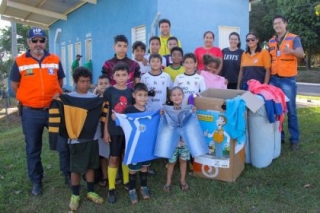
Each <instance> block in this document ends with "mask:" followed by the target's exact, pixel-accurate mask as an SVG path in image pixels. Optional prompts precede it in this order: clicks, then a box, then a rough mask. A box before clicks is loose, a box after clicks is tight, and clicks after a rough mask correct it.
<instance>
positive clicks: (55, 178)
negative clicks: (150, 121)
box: [0, 107, 320, 213]
mask: <svg viewBox="0 0 320 213" xmlns="http://www.w3.org/2000/svg"><path fill="white" fill-rule="evenodd" d="M298 112H299V118H300V129H301V146H300V150H298V151H296V152H291V151H290V150H289V148H288V143H286V144H284V145H283V146H282V153H281V156H280V157H279V158H278V159H276V160H274V161H273V163H272V164H271V165H270V166H269V167H268V168H264V169H256V168H254V167H252V166H250V165H246V166H245V170H244V171H243V173H242V174H241V175H240V177H239V178H238V179H237V180H236V182H235V183H227V182H222V181H214V180H208V179H200V178H196V177H192V176H188V177H187V182H188V184H189V186H190V190H189V191H188V192H186V193H183V192H181V190H180V189H179V172H178V169H177V168H176V170H175V173H174V179H173V186H172V193H170V194H165V193H164V192H162V186H163V185H164V183H165V165H164V161H163V160H157V161H156V162H155V163H154V166H153V167H154V169H155V170H156V171H157V172H158V174H157V176H155V177H149V179H148V185H149V187H150V189H151V192H152V197H151V199H150V200H148V201H139V203H138V204H137V205H134V206H133V205H131V204H130V202H129V198H128V195H127V192H126V191H125V190H124V189H122V187H118V188H119V190H117V192H118V202H117V203H115V204H113V205H111V204H108V203H104V204H102V205H95V204H93V203H91V202H89V201H87V200H86V199H85V185H84V183H83V182H82V190H81V198H82V202H81V206H80V208H79V210H78V211H77V212H82V213H88V212H117V213H122V212H124V213H127V212H129V213H130V212H137V213H138V212H139V213H140V212H155V213H157V212H170V213H171V212H183V213H185V212H232V213H237V212H253V213H255V212H259V213H260V212H268V213H269V212H275V213H278V212H290V213H292V212H297V213H298V212H299V213H300V212H308V213H309V212H310V213H316V212H320V202H319V201H320V185H319V180H320V171H319V164H320V152H319V139H320V129H319V120H320V107H315V108H302V109H299V110H298ZM13 116H15V115H13ZM12 120H15V121H16V122H12V123H11V124H10V126H7V125H6V124H5V120H4V119H2V120H1V121H0V129H1V132H0V156H1V157H0V212H1V213H2V212H4V213H6V212H10V213H11V212H14V213H16V212H19V213H20V212H21V213H29V212H30V213H31V212H32V213H34V212H37V213H38V212H39V213H41V212H43V213H48V212H49V213H51V212H52V213H56V212H68V203H69V198H70V190H69V189H68V188H67V186H66V185H64V183H63V177H62V176H61V174H60V171H59V163H58V154H57V153H56V152H52V151H49V150H48V144H47V142H46V141H47V133H46V132H45V134H44V137H43V139H44V141H45V142H44V145H43V154H42V161H43V166H44V170H45V174H44V175H45V178H44V191H43V195H42V196H40V197H36V198H34V197H32V196H31V195H30V189H31V184H30V182H29V181H28V178H27V175H26V162H25V159H26V157H25V150H24V146H25V145H24V137H23V134H22V132H21V128H20V126H19V122H17V121H18V119H15V118H13V119H11V121H12ZM307 184H310V187H307V186H309V185H307ZM96 190H97V192H98V193H99V194H100V195H102V196H104V197H105V196H106V190H105V189H104V188H101V187H99V186H98V185H97V186H96Z"/></svg>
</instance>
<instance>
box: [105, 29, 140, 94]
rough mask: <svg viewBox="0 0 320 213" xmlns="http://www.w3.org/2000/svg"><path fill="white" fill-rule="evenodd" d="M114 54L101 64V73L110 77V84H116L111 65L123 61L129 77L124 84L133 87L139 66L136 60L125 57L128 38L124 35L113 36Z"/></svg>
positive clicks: (138, 76) (137, 79)
mask: <svg viewBox="0 0 320 213" xmlns="http://www.w3.org/2000/svg"><path fill="white" fill-rule="evenodd" d="M114 50H115V52H116V54H115V56H114V57H113V58H111V59H109V60H107V61H106V62H105V63H104V64H103V66H102V70H101V72H102V74H106V75H107V76H108V78H109V79H110V83H111V85H114V84H116V81H115V80H114V79H113V67H114V66H115V65H116V64H118V63H119V62H124V63H126V64H127V65H128V67H129V77H128V80H127V83H126V85H127V86H128V87H129V88H131V89H132V88H133V86H134V84H135V83H137V82H139V81H140V67H139V64H138V63H137V62H135V61H134V60H131V59H130V58H128V57H127V51H128V39H127V37H126V36H124V35H117V36H116V37H114Z"/></svg>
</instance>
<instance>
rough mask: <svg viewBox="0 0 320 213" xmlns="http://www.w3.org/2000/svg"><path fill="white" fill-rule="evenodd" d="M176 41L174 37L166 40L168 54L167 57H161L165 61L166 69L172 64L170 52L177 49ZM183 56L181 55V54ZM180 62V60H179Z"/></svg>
mask: <svg viewBox="0 0 320 213" xmlns="http://www.w3.org/2000/svg"><path fill="white" fill-rule="evenodd" d="M178 43H179V42H178V39H177V38H176V37H174V36H171V37H169V38H168V41H167V47H168V49H169V52H170V54H168V55H164V56H163V57H164V58H165V59H166V60H165V62H166V67H167V66H169V65H171V64H172V63H173V61H172V59H171V50H172V48H174V47H178ZM182 55H183V54H182ZM181 62H182V60H181Z"/></svg>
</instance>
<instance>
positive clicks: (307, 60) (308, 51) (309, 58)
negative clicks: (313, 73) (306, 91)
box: [305, 50, 312, 70]
mask: <svg viewBox="0 0 320 213" xmlns="http://www.w3.org/2000/svg"><path fill="white" fill-rule="evenodd" d="M311 58H312V53H311V51H310V50H307V55H306V58H305V63H306V69H307V70H311Z"/></svg>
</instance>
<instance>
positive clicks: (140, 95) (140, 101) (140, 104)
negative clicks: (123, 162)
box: [124, 83, 151, 204]
mask: <svg viewBox="0 0 320 213" xmlns="http://www.w3.org/2000/svg"><path fill="white" fill-rule="evenodd" d="M132 96H133V98H134V99H135V104H134V105H133V106H128V107H127V108H126V110H125V112H124V113H138V112H144V111H146V103H147V101H148V88H147V86H146V85H145V84H143V83H138V84H136V85H135V86H134V90H133V93H132ZM150 164H151V162H150V161H146V162H141V163H136V164H129V166H128V167H129V197H130V201H131V203H132V204H135V203H137V202H138V197H137V192H136V174H137V172H138V171H140V186H141V188H140V192H141V195H142V198H143V199H144V200H146V199H149V198H150V194H149V189H148V187H147V174H148V167H149V166H150Z"/></svg>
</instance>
